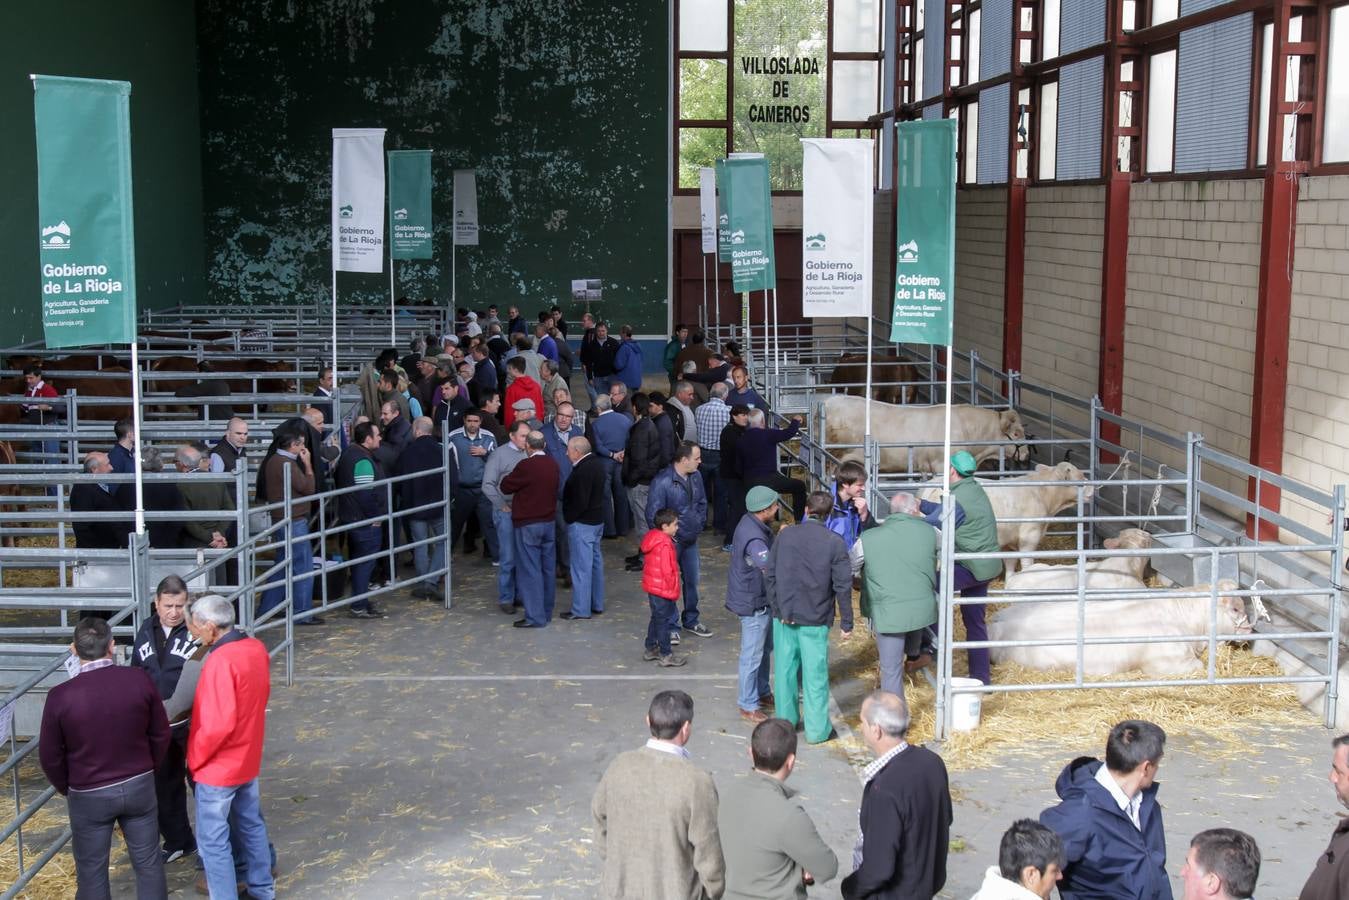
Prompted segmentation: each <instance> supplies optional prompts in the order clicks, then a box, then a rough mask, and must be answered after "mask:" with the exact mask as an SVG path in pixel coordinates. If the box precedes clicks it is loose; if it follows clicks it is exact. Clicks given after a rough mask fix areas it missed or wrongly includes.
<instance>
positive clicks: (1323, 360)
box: [1283, 175, 1349, 528]
mask: <svg viewBox="0 0 1349 900" xmlns="http://www.w3.org/2000/svg"><path fill="white" fill-rule="evenodd" d="M1296 241H1297V243H1296V255H1295V258H1294V263H1293V310H1292V322H1291V323H1290V324H1291V329H1290V331H1291V334H1290V338H1289V346H1288V394H1287V403H1288V406H1287V412H1286V414H1285V420H1284V451H1283V471H1284V474H1286V475H1288V476H1289V477H1290V478H1295V479H1297V480H1298V481H1301V482H1304V483H1306V484H1308V485H1311V486H1312V487H1314V488H1317V489H1318V490H1324V491H1326V492H1329V491H1330V490H1331V488H1332V486H1333V485H1335V484H1344V483H1346V482H1349V176H1343V175H1337V176H1323V177H1318V178H1306V179H1303V181H1302V184H1301V186H1300V192H1299V197H1298V206H1297V235H1296ZM1283 512H1284V514H1285V515H1287V516H1289V517H1290V518H1293V519H1296V520H1298V521H1301V522H1303V523H1305V524H1307V525H1309V526H1314V527H1316V528H1324V527H1325V525H1326V517H1325V511H1324V510H1323V509H1311V508H1309V507H1308V506H1307V505H1306V503H1305V501H1298V500H1297V499H1296V498H1293V497H1290V496H1289V495H1288V494H1287V493H1285V494H1284V503H1283Z"/></svg>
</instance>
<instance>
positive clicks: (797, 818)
mask: <svg viewBox="0 0 1349 900" xmlns="http://www.w3.org/2000/svg"><path fill="white" fill-rule="evenodd" d="M920 524H921V523H920ZM924 527H926V526H924ZM928 530H929V531H930V530H931V529H928ZM749 757H750V760H751V761H752V762H753V763H754V771H753V772H751V773H750V774H749V777H748V778H737V779H735V780H734V781H732V782H730V783H729V784H728V783H727V782H725V781H723V782H722V785H723V786H724V788H725V789H724V790H723V791H722V793H721V795H720V802H719V805H718V812H717V831H718V832H719V833H720V835H721V852H722V855H723V856H724V857H725V858H726V893H724V894H722V897H723V900H799V898H804V897H805V896H806V885H808V884H823V883H824V882H826V881H828V880H830V879H831V878H833V877H834V876H835V875H837V874H838V857H837V856H835V855H834V851H833V850H831V849H829V845H828V844H826V843H825V842H824V839H823V838H821V837H820V833H819V832H818V831H817V830H816V829H815V823H814V822H812V821H811V820H810V816H809V815H807V814H806V811H805V810H804V809H803V808H802V807H801V804H799V803H797V802H796V801H795V800H794V799H793V797H795V791H792V790H791V789H790V788H788V787H787V785H786V784H785V782H786V781H787V777H788V776H789V775H791V774H792V769H793V768H795V767H796V729H795V728H794V727H793V726H792V723H790V722H788V721H787V720H785V719H765V720H764V721H762V722H760V723H759V724H758V725H756V726H755V728H754V734H753V735H751V736H750V739H749Z"/></svg>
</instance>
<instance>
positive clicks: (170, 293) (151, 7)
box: [0, 0, 205, 346]
mask: <svg viewBox="0 0 1349 900" xmlns="http://www.w3.org/2000/svg"><path fill="white" fill-rule="evenodd" d="M195 41H196V25H195V16H194V12H193V8H192V4H191V3H186V2H181V0H118V2H116V3H112V2H108V0H71V2H66V3H56V4H40V3H18V2H12V3H11V2H6V3H0V122H3V123H4V127H3V128H0V178H2V179H3V184H4V186H5V202H4V203H0V273H3V279H0V316H3V318H4V321H5V328H4V329H3V336H0V345H4V346H10V345H13V344H18V343H22V342H25V341H29V340H34V339H40V338H41V337H42V317H41V293H40V290H39V281H38V214H37V157H36V150H35V144H34V135H33V86H32V83H31V82H30V81H29V79H28V76H29V74H30V73H40V74H44V75H71V76H78V77H83V78H109V79H117V80H121V81H129V82H131V159H132V178H133V181H134V184H133V192H134V194H135V202H136V292H137V301H138V303H139V304H140V306H141V308H142V309H146V308H159V307H164V306H172V305H175V304H178V303H180V302H181V303H199V302H201V301H202V299H203V296H204V295H203V282H204V267H203V263H204V259H205V249H204V243H203V236H202V235H203V229H202V203H201V147H200V138H199V133H198V129H197V125H198V114H197V66H196V50H195Z"/></svg>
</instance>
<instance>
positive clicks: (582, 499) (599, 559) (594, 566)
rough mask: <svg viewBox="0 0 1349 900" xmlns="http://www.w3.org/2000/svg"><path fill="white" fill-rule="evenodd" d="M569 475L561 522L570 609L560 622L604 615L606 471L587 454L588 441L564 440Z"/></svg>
mask: <svg viewBox="0 0 1349 900" xmlns="http://www.w3.org/2000/svg"><path fill="white" fill-rule="evenodd" d="M567 459H569V460H571V475H569V476H568V477H567V482H566V484H564V485H563V486H562V520H563V521H564V522H566V523H567V544H568V548H569V550H570V555H571V559H570V563H571V584H572V588H571V610H570V611H569V612H564V613H562V615H561V616H560V618H563V619H588V618H590V617H591V615H599V614H600V613H603V612H604V554H603V552H602V551H601V549H600V542H601V541H602V540H603V539H604V498H605V489H604V488H605V485H606V484H607V483H608V480H609V470H608V468H607V467H606V466H605V465H604V460H602V459H600V458H599V457H598V456H596V455H595V454H593V453H591V452H590V441H588V440H586V439H585V438H583V437H574V438H571V439H570V440H569V441H567Z"/></svg>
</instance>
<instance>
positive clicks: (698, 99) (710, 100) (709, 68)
mask: <svg viewBox="0 0 1349 900" xmlns="http://www.w3.org/2000/svg"><path fill="white" fill-rule="evenodd" d="M679 118H681V119H724V118H726V61H725V60H721V59H681V60H680V61H679Z"/></svg>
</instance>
